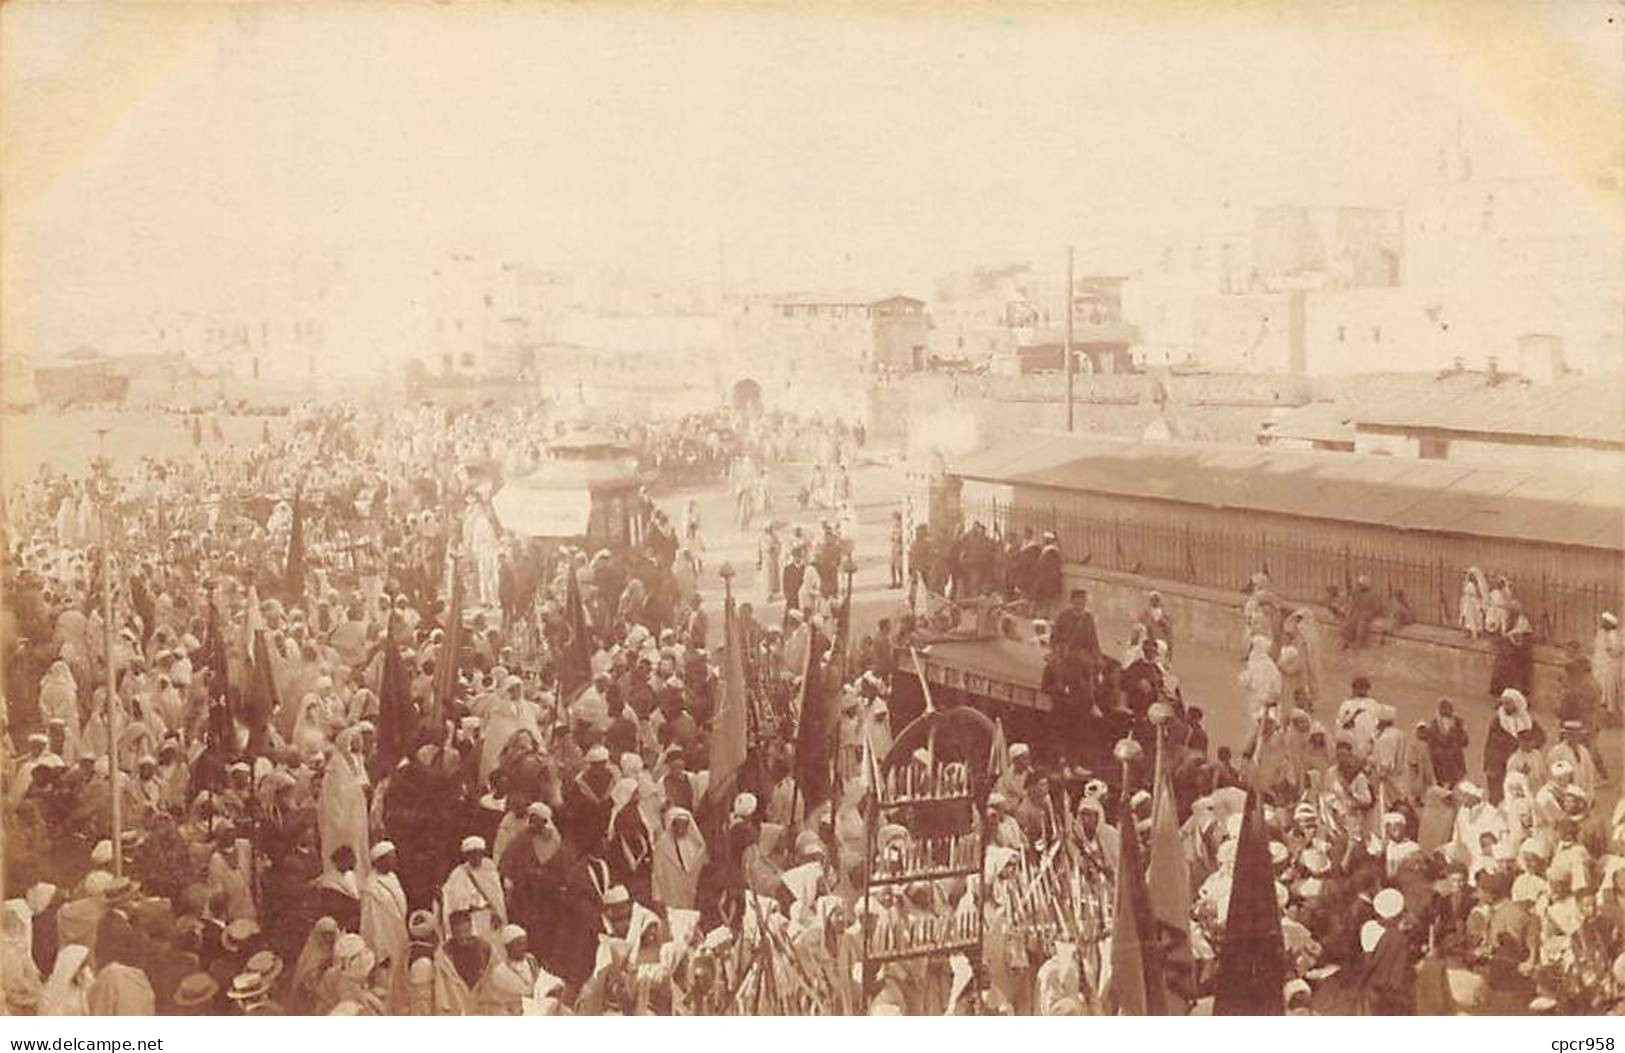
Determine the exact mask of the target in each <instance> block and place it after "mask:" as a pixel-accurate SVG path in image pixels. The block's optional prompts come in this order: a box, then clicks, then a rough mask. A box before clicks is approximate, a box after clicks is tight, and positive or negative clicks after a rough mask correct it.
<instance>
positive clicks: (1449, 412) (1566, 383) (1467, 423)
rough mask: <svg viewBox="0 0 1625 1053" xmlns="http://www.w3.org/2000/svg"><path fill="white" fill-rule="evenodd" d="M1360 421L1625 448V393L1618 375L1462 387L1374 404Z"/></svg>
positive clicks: (1357, 421)
mask: <svg viewBox="0 0 1625 1053" xmlns="http://www.w3.org/2000/svg"><path fill="white" fill-rule="evenodd" d="M1354 419H1355V425H1356V426H1362V425H1370V426H1373V427H1382V428H1432V429H1438V430H1444V431H1460V432H1480V433H1486V434H1498V435H1515V436H1524V437H1541V438H1554V439H1583V440H1587V441H1592V442H1612V443H1625V388H1622V387H1621V385H1620V380H1619V378H1618V377H1617V376H1601V377H1579V378H1575V379H1570V380H1559V381H1554V382H1552V383H1550V384H1523V383H1521V382H1518V381H1511V380H1509V381H1506V382H1503V383H1501V384H1498V385H1496V386H1495V387H1490V386H1488V385H1487V384H1482V385H1474V386H1471V387H1460V386H1456V387H1453V388H1450V389H1443V388H1441V389H1439V390H1431V391H1427V392H1421V393H1414V394H1412V395H1411V396H1410V397H1408V398H1401V399H1390V400H1386V401H1383V402H1375V403H1368V404H1367V405H1365V406H1362V407H1360V408H1359V409H1358V410H1357V412H1356V413H1355V418H1354Z"/></svg>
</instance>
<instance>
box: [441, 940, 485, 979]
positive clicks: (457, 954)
mask: <svg viewBox="0 0 1625 1053" xmlns="http://www.w3.org/2000/svg"><path fill="white" fill-rule="evenodd" d="M446 957H448V958H450V959H451V964H452V967H453V968H455V969H456V970H457V975H458V976H460V977H462V978H463V983H465V984H467V985H468V988H469V990H471V991H472V990H473V989H474V987H475V986H476V985H477V984H479V982H480V978H481V977H482V976H484V975H485V967H486V965H488V964H489V963H490V961H491V945H490V944H488V943H486V942H485V941H484V940H482V939H479V938H478V937H470V938H469V939H467V940H448V941H447V942H446Z"/></svg>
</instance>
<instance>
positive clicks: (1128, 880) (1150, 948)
mask: <svg viewBox="0 0 1625 1053" xmlns="http://www.w3.org/2000/svg"><path fill="white" fill-rule="evenodd" d="M1140 752H1141V750H1140V745H1139V743H1137V742H1135V741H1134V740H1133V739H1124V740H1122V741H1121V742H1119V743H1118V744H1117V746H1116V747H1115V748H1114V750H1113V754H1114V755H1115V756H1116V757H1117V759H1118V760H1119V761H1120V762H1121V763H1122V765H1123V792H1122V813H1121V814H1122V815H1123V816H1124V818H1123V821H1122V822H1121V824H1120V825H1121V826H1122V827H1123V829H1122V831H1121V833H1120V835H1119V836H1118V838H1117V841H1118V846H1119V848H1118V861H1117V898H1116V910H1115V911H1113V913H1112V916H1113V919H1114V920H1113V922H1112V995H1113V1000H1114V1001H1115V1002H1116V1006H1117V1012H1118V1014H1119V1015H1122V1016H1162V1015H1163V1014H1164V1013H1165V1012H1166V1008H1165V998H1164V994H1163V989H1162V977H1161V976H1160V975H1159V973H1158V972H1157V968H1156V961H1157V955H1156V939H1155V936H1154V932H1155V930H1154V928H1153V921H1152V917H1151V903H1150V897H1149V896H1148V895H1147V894H1146V888H1145V882H1144V880H1143V879H1142V876H1141V875H1142V874H1143V873H1144V871H1143V870H1142V869H1141V866H1140V837H1139V834H1138V833H1136V832H1135V830H1134V827H1133V825H1132V823H1133V820H1132V813H1131V811H1130V809H1129V786H1130V783H1131V780H1130V778H1129V776H1130V774H1131V772H1130V768H1131V766H1132V765H1133V763H1134V761H1135V760H1137V759H1138V758H1139V756H1140Z"/></svg>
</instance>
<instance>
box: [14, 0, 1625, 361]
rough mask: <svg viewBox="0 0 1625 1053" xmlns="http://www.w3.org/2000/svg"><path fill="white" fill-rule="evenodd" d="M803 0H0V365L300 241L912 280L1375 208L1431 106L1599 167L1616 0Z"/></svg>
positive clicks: (1607, 128) (362, 262) (1389, 191)
mask: <svg viewBox="0 0 1625 1053" xmlns="http://www.w3.org/2000/svg"><path fill="white" fill-rule="evenodd" d="M806 6H807V7H808V9H809V10H816V12H817V13H806V12H800V13H797V12H792V11H790V10H789V9H787V8H786V9H767V10H749V9H747V8H745V7H743V6H740V7H737V8H722V7H706V6H703V5H701V6H699V7H696V8H692V9H690V8H685V9H684V10H683V11H681V12H675V11H672V10H670V9H666V8H660V7H652V6H651V7H636V6H631V5H611V4H604V5H590V6H585V7H582V8H578V9H575V10H573V11H571V10H565V9H561V8H554V7H547V6H542V5H524V4H513V5H503V6H496V5H444V6H442V5H429V4H400V5H396V4H387V3H371V4H367V5H365V6H363V5H359V4H353V5H344V4H325V3H309V4H302V5H297V6H296V5H281V4H275V5H273V4H264V5H232V6H223V5H207V4H192V5H171V4H144V5H129V6H121V7H118V8H114V7H111V6H101V5H97V4H93V3H85V4H73V5H63V4H50V5H46V4H37V3H30V2H28V0H22V2H20V3H8V4H7V5H6V6H5V7H4V8H3V9H0V93H3V94H0V100H3V105H4V114H3V118H4V124H3V128H4V136H3V140H0V142H3V147H4V157H3V160H4V164H3V166H0V169H3V176H0V180H3V183H0V190H3V191H4V194H3V198H0V200H3V201H4V213H3V216H0V235H3V238H4V242H3V244H4V253H5V255H4V271H3V281H4V286H3V294H4V308H5V311H4V314H5V323H6V324H5V330H4V332H5V339H6V342H7V346H8V347H19V348H23V349H24V350H28V351H32V352H34V353H36V354H42V355H50V354H56V353H59V352H60V351H62V350H65V349H66V346H71V343H72V342H73V341H75V340H77V339H84V338H91V337H94V336H95V335H96V334H98V333H107V332H110V331H111V329H110V327H109V325H108V319H118V318H123V317H128V316H130V315H131V314H133V313H136V312H145V311H150V310H153V309H158V308H166V307H175V308H184V307H188V306H191V305H193V304H199V305H203V306H208V305H211V304H213V303H217V302H233V301H240V300H243V299H244V298H249V299H251V298H252V297H253V296H254V295H255V289H256V287H257V286H258V285H259V284H261V283H263V282H265V281H266V280H268V278H271V279H275V278H277V277H278V276H279V275H280V274H281V273H282V272H283V271H284V269H285V263H286V261H287V260H289V259H291V258H293V257H295V256H297V255H298V254H300V253H307V252H308V253H314V254H320V253H328V252H342V253H344V254H346V255H349V256H352V257H353V266H352V268H351V274H352V280H353V281H354V282H355V284H356V285H357V286H358V291H357V292H356V293H355V295H356V296H358V297H359V298H360V299H361V300H363V301H365V302H367V303H370V304H371V305H372V309H373V310H374V311H377V312H380V313H387V312H388V311H389V310H390V307H391V304H392V303H393V302H394V301H395V299H396V298H398V297H399V296H400V295H401V290H402V289H405V288H407V286H406V285H404V284H403V279H404V278H406V277H408V276H415V275H417V274H419V273H421V271H422V269H423V263H422V261H423V260H425V259H426V257H427V255H428V254H430V253H432V252H434V251H435V250H437V249H439V248H442V247H450V246H458V245H483V246H487V247H489V248H491V249H493V250H496V251H500V252H503V253H506V254H509V255H515V256H526V257H530V258H533V259H535V260H537V261H538V262H542V263H547V264H553V265H560V266H566V267H576V268H597V267H603V266H607V265H620V266H623V267H624V268H625V269H626V270H627V271H628V272H630V273H632V274H634V275H637V274H644V275H650V276H654V277H657V278H658V277H665V276H670V277H671V278H672V279H673V280H675V281H692V282H702V281H703V282H709V281H713V280H715V277H716V274H717V270H718V266H719V258H721V259H722V260H725V268H726V274H727V278H728V283H729V284H730V285H731V286H734V287H735V288H740V287H754V288H790V287H799V288H821V287H826V288H841V287H847V286H853V285H865V286H872V287H886V288H893V287H900V288H911V289H916V290H920V291H922V292H928V291H929V289H930V279H931V278H932V277H934V276H936V275H938V274H941V273H943V272H944V271H946V270H950V269H954V268H958V267H965V266H969V265H972V264H975V263H979V262H980V263H993V262H998V261H1000V260H1002V259H1008V258H1029V257H1034V256H1041V255H1044V254H1053V255H1056V256H1058V255H1059V254H1060V253H1061V252H1062V251H1063V249H1062V246H1064V245H1065V243H1066V242H1067V241H1068V240H1074V241H1076V242H1077V243H1078V244H1079V252H1080V259H1082V260H1084V261H1085V263H1084V265H1085V266H1087V265H1088V261H1090V260H1091V259H1095V260H1098V261H1099V264H1098V265H1099V266H1102V267H1107V266H1110V265H1111V261H1112V260H1113V259H1115V258H1119V257H1121V256H1122V254H1123V249H1124V247H1125V245H1131V244H1132V241H1131V240H1130V239H1131V238H1132V235H1133V233H1134V232H1135V231H1136V230H1137V229H1138V228H1140V227H1141V225H1142V224H1144V223H1148V222H1153V221H1155V220H1156V217H1158V216H1161V215H1163V214H1165V213H1168V212H1169V211H1171V210H1177V209H1181V208H1186V207H1201V206H1210V205H1215V204H1218V203H1219V202H1221V201H1223V200H1226V199H1230V200H1234V201H1236V202H1238V203H1240V204H1244V205H1250V204H1251V203H1253V202H1255V201H1260V200H1293V201H1305V202H1319V203H1331V202H1337V201H1349V200H1355V201H1360V200H1369V201H1392V200H1395V199H1396V198H1401V197H1403V196H1404V194H1405V192H1406V191H1407V190H1408V189H1410V188H1414V187H1415V186H1416V185H1417V181H1418V180H1419V179H1421V178H1424V177H1425V176H1426V175H1427V174H1429V172H1430V171H1431V165H1432V161H1433V157H1434V150H1435V148H1436V147H1437V145H1439V143H1440V141H1441V137H1443V136H1445V135H1447V134H1448V131H1449V129H1451V128H1452V127H1453V125H1454V122H1455V120H1456V119H1457V117H1458V116H1464V117H1465V119H1467V120H1468V121H1469V122H1470V123H1471V124H1472V125H1473V126H1475V127H1484V128H1487V129H1489V131H1490V133H1491V134H1492V136H1493V137H1495V139H1496V141H1498V142H1501V143H1504V144H1506V146H1507V150H1508V163H1509V164H1516V165H1524V166H1527V165H1531V164H1533V165H1534V166H1535V167H1537V168H1538V167H1541V166H1545V167H1547V168H1549V169H1550V170H1551V171H1553V172H1555V173H1557V174H1559V175H1560V176H1561V177H1565V178H1570V179H1573V180H1575V181H1576V184H1577V185H1583V179H1584V177H1585V176H1586V175H1587V173H1593V174H1594V173H1595V172H1597V171H1599V170H1600V168H1601V167H1602V166H1603V165H1605V164H1608V163H1614V164H1617V163H1618V158H1619V157H1620V156H1621V152H1622V146H1621V139H1620V136H1621V131H1620V127H1621V112H1620V103H1619V93H1620V90H1621V87H1622V80H1621V72H1620V71H1621V68H1622V66H1621V39H1622V38H1621V35H1620V24H1619V21H1620V19H1619V16H1620V14H1621V8H1620V6H1618V5H1616V4H1612V3H1602V2H1598V3H1588V2H1580V0H1575V2H1568V3H1551V4H1544V5H1537V4H1529V3H1506V4H1500V3H1495V2H1493V0H1477V2H1473V3H1462V4H1445V5H1431V4H1412V5H1403V6H1397V5H1396V6H1393V7H1384V6H1382V5H1380V4H1371V3H1365V4H1354V5H1349V6H1347V7H1339V6H1337V5H1334V4H1331V3H1321V2H1315V3H1309V2H1306V3H1302V4H1298V5H1290V4H1252V5H1249V4H1237V5H1231V6H1227V7H1225V8H1223V10H1224V11H1226V12H1227V13H1226V14H1224V15H1222V16H1219V15H1212V14H1208V13H1206V12H1207V11H1208V10H1209V9H1210V8H1212V7H1213V6H1214V5H1200V4H1172V3H1170V4H1161V5H1158V4H1151V5H1139V6H1138V7H1137V8H1136V10H1142V11H1144V12H1148V13H1142V14H1139V15H1136V16H1134V17H1132V18H1130V17H1128V16H1116V15H1109V14H1103V13H1101V10H1103V9H1101V10H1093V11H1092V12H1091V13H1088V14H1082V13H1067V14H1058V13H1055V12H1054V10H1053V9H1052V10H1050V11H1046V10H1045V9H1043V8H1039V7H1027V8H1016V7H1012V8H1007V9H1001V10H994V9H992V8H973V7H970V6H968V5H966V6H947V5H943V6H940V7H926V6H923V5H920V6H915V7H911V8H906V9H905V8H889V9H888V8H883V7H879V6H869V7H857V6H825V7H822V8H815V6H814V5H806ZM1609 18H1612V19H1613V21H1612V22H1609V21H1608V19H1609ZM1356 19H1358V21H1356ZM1513 155H1517V156H1516V157H1514V156H1513ZM1584 193H1586V194H1589V195H1591V196H1592V197H1593V198H1596V197H1597V195H1596V192H1595V191H1593V190H1590V189H1587V190H1585V191H1584ZM1597 204H1599V206H1600V207H1601V208H1602V209H1603V210H1604V211H1600V212H1599V217H1600V218H1605V219H1606V221H1609V222H1614V223H1617V222H1618V220H1619V212H1618V210H1617V202H1610V201H1607V200H1598V201H1597ZM1610 207H1613V208H1614V209H1615V211H1613V212H1611V213H1608V212H1606V211H1605V210H1606V209H1608V208H1610ZM719 246H720V248H721V251H719ZM114 349H115V350H116V348H114Z"/></svg>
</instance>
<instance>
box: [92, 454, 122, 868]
mask: <svg viewBox="0 0 1625 1053" xmlns="http://www.w3.org/2000/svg"><path fill="white" fill-rule="evenodd" d="M107 432H108V429H107V428H97V429H96V450H97V457H96V475H97V476H98V481H99V482H100V484H101V486H100V489H101V495H100V496H101V515H100V516H99V517H98V519H99V520H100V527H101V530H100V534H101V542H102V647H103V656H104V657H105V659H106V661H107V718H106V719H107V782H108V785H109V786H110V787H111V788H112V790H111V792H112V795H113V801H112V805H113V807H112V810H111V818H112V826H113V836H112V841H113V875H114V876H115V877H118V876H121V875H122V874H123V873H124V837H123V830H122V825H123V824H122V822H121V819H122V816H121V815H120V812H121V810H122V802H121V801H120V800H119V767H118V738H119V736H118V731H119V729H118V723H117V713H118V691H117V688H118V685H117V682H116V681H117V677H116V675H115V671H114V669H113V560H112V556H111V554H110V550H111V547H112V535H111V534H110V532H109V531H108V529H107V521H108V520H109V519H111V518H112V514H113V509H112V507H111V505H112V499H113V493H112V478H111V475H112V472H111V470H110V467H109V465H108V463H107Z"/></svg>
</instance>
